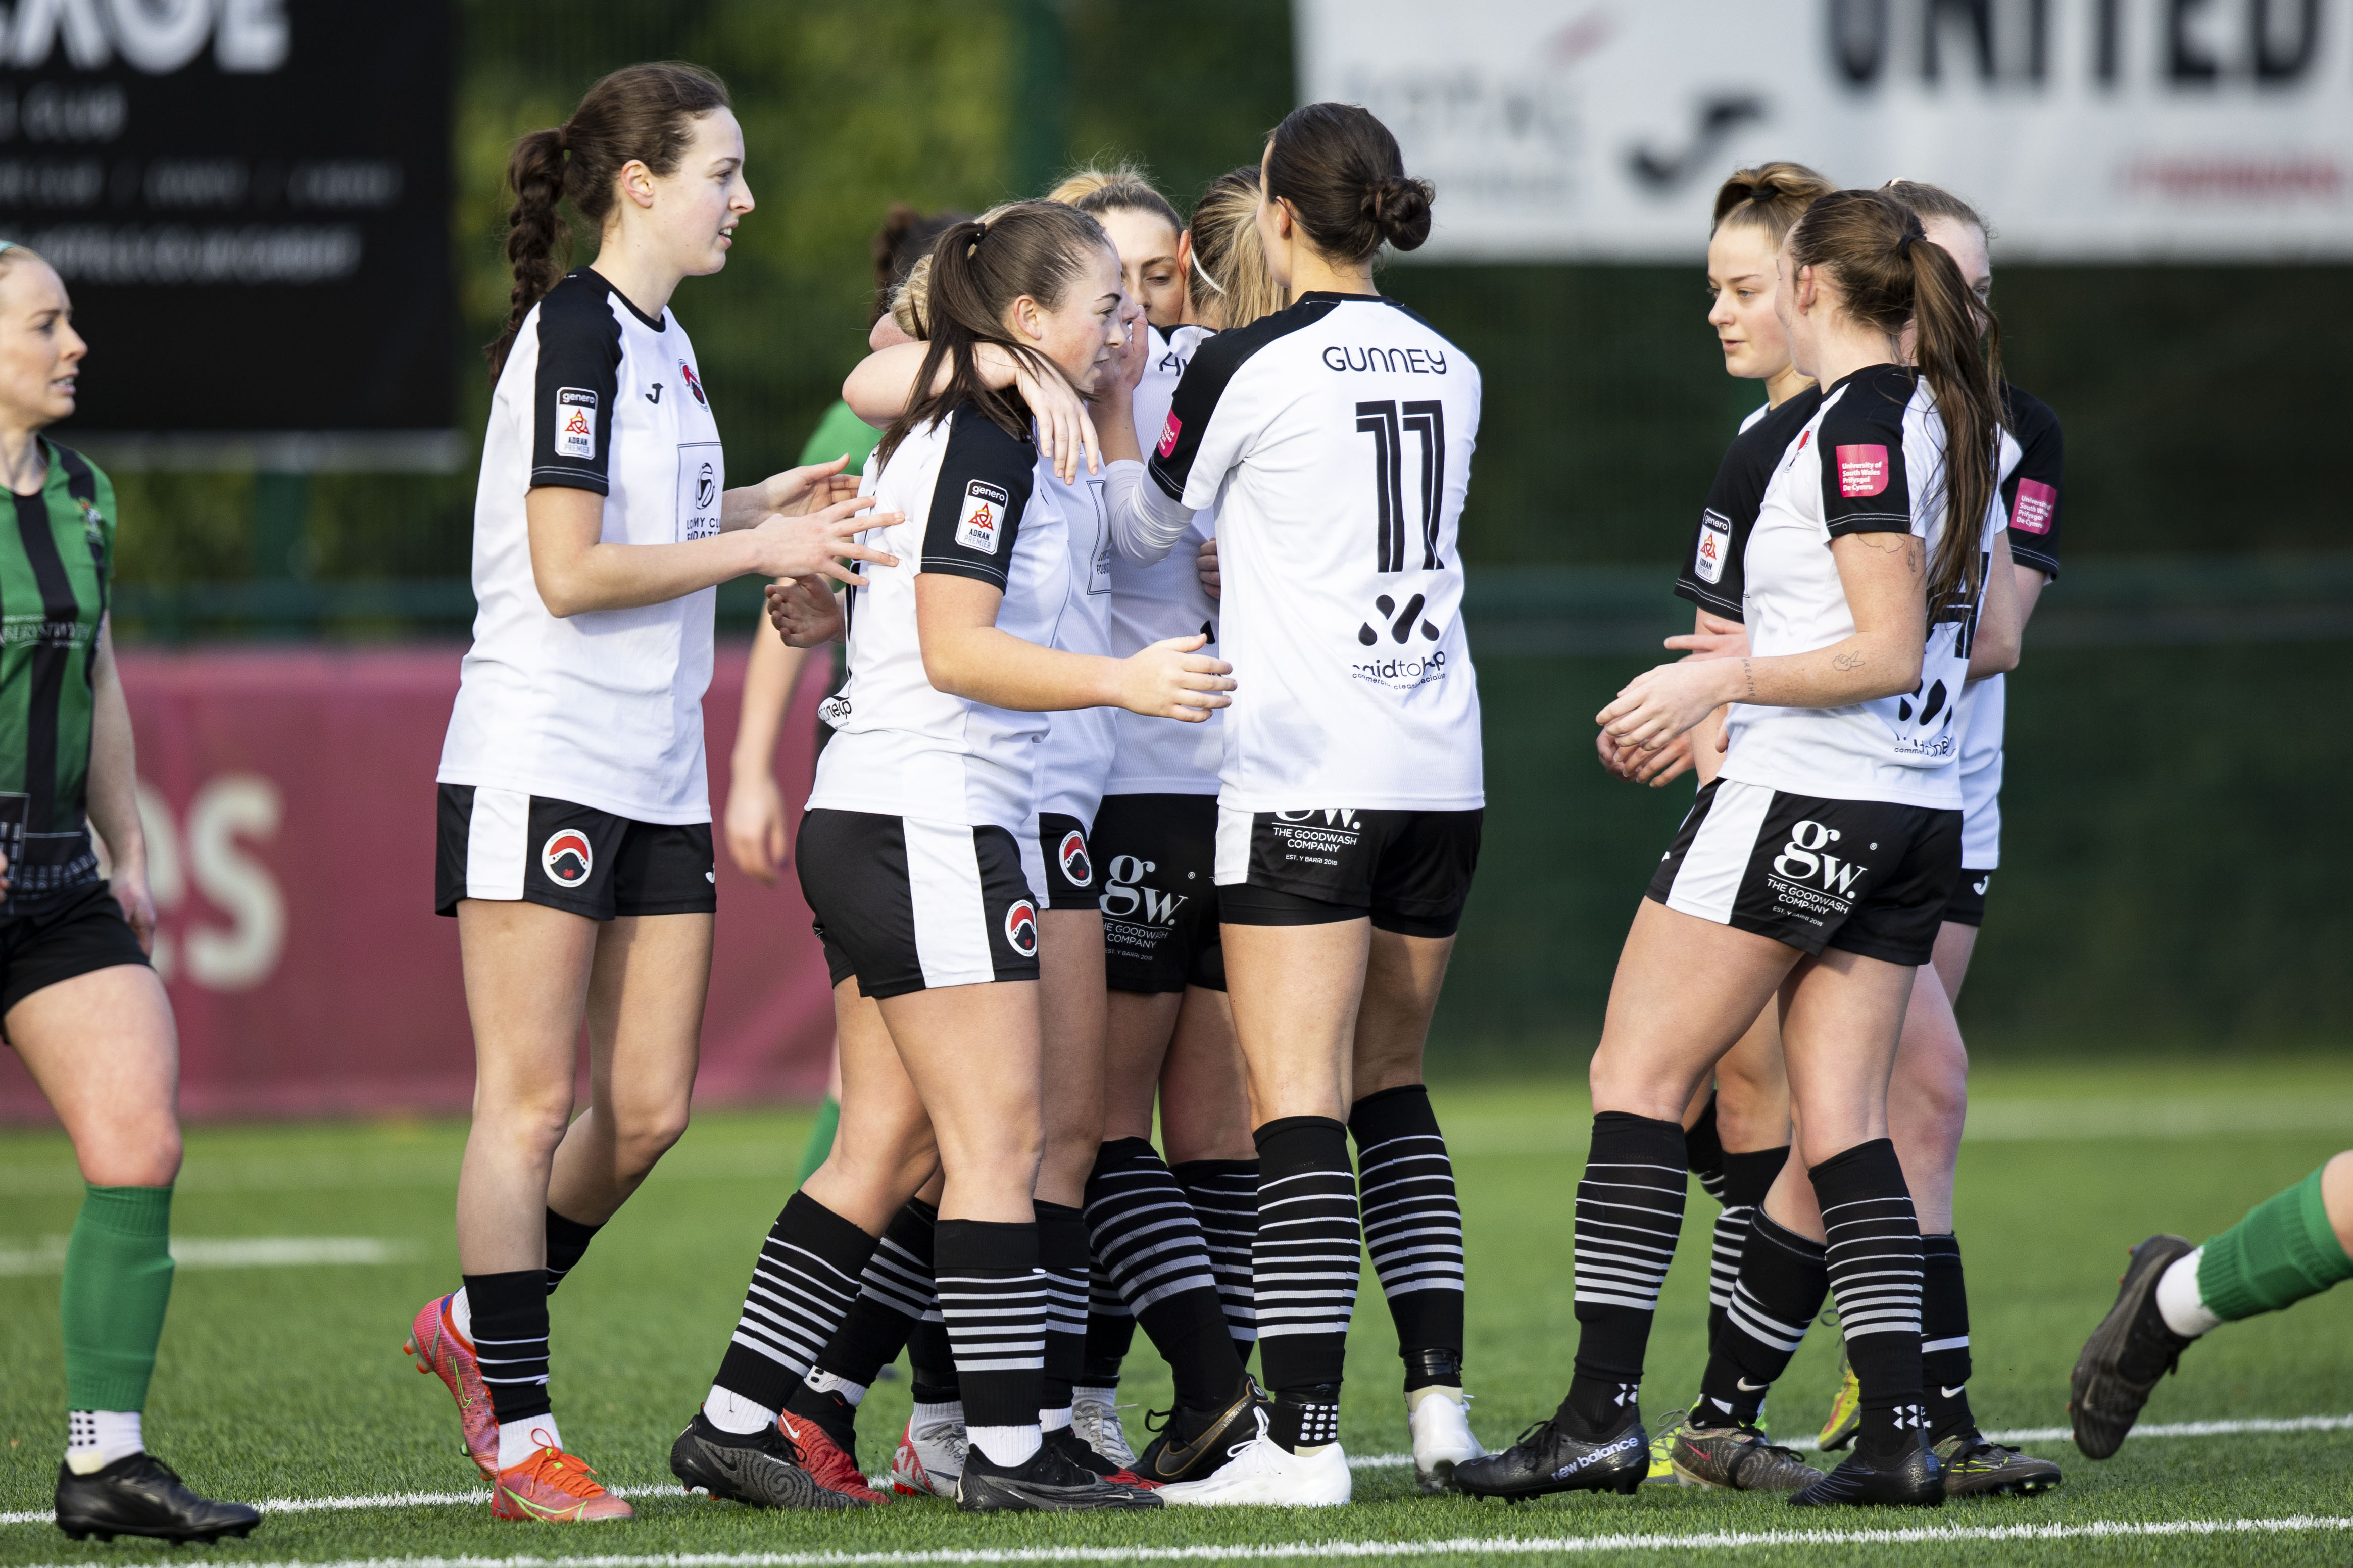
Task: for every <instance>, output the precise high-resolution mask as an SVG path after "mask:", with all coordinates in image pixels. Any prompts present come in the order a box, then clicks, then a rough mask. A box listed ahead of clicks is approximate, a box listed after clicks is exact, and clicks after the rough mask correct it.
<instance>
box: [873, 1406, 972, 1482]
mask: <svg viewBox="0 0 2353 1568" xmlns="http://www.w3.org/2000/svg"><path fill="white" fill-rule="evenodd" d="M966 1447H968V1445H967V1443H966V1442H965V1435H964V1423H963V1422H962V1421H960V1420H955V1421H928V1422H925V1423H924V1424H923V1426H916V1425H915V1423H914V1420H913V1417H910V1418H909V1419H908V1422H907V1430H906V1432H905V1434H904V1435H903V1436H901V1437H900V1439H899V1451H898V1452H897V1453H895V1454H893V1455H892V1456H891V1489H892V1491H894V1492H897V1493H898V1494H899V1495H900V1496H902V1497H944V1498H946V1499H947V1500H950V1501H951V1502H953V1501H954V1500H955V1495H956V1482H957V1481H958V1480H959V1479H962V1478H963V1475H964V1455H965V1448H966Z"/></svg>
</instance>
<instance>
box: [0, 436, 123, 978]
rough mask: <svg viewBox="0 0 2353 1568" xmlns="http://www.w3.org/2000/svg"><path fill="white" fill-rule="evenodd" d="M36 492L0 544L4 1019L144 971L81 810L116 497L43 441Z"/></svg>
mask: <svg viewBox="0 0 2353 1568" xmlns="http://www.w3.org/2000/svg"><path fill="white" fill-rule="evenodd" d="M42 447H43V449H44V450H45V451H47V454H48V459H49V463H48V475H47V479H46V481H45V482H44V483H43V485H42V487H41V491H40V493H39V494H38V495H29V496H27V495H17V496H11V497H10V500H12V501H13V502H14V503H15V509H16V519H15V522H16V526H15V527H13V528H11V529H8V530H6V531H5V538H0V850H5V852H6V854H7V857H8V870H7V877H8V891H7V895H6V897H5V900H0V1015H5V1012H6V1010H7V1009H9V1008H12V1007H14V1006H15V1005H16V1004H17V1003H18V1002H21V1001H23V1000H24V999H25V998H26V996H29V995H31V994H33V993H34V992H36V991H38V990H40V989H41V988H42V987H43V986H46V985H53V984H57V983H58V981H61V980H70V979H72V978H73V977H74V976H76V975H79V974H86V973H90V972H91V971H93V970H98V969H105V968H108V967H111V965H114V964H118V963H146V962H147V958H146V955H145V954H144V953H142V952H141V951H140V949H139V939H138V938H137V937H136V936H135V935H133V934H132V930H131V923H130V921H126V920H125V919H124V918H123V916H122V910H121V906H119V905H118V904H117V903H116V902H115V901H114V900H113V898H112V897H111V895H110V893H109V892H108V890H107V885H106V881H105V879H104V878H102V877H100V875H99V870H98V855H97V851H96V849H95V848H94V847H93V846H92V843H91V839H90V821H89V817H88V815H87V805H88V796H89V785H90V720H91V715H92V713H93V711H94V707H95V704H94V701H93V690H94V685H95V674H96V668H95V667H96V663H97V658H98V634H99V628H100V626H101V625H102V624H103V623H104V621H105V619H106V609H107V596H108V587H109V583H110V579H111V574H112V569H113V556H114V487H113V486H112V485H111V484H110V483H109V482H108V481H107V478H106V476H105V475H104V474H103V473H101V472H100V471H99V470H98V468H95V467H93V466H92V465H91V464H90V461H89V459H87V458H84V457H82V456H81V455H80V454H79V453H78V452H75V451H73V450H71V449H70V448H69V447H60V446H58V445H57V444H56V443H54V442H49V441H44V442H43V443H42Z"/></svg>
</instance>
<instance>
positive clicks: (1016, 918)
mask: <svg viewBox="0 0 2353 1568" xmlns="http://www.w3.org/2000/svg"><path fill="white" fill-rule="evenodd" d="M1005 940H1006V941H1007V942H1009V943H1011V944H1012V947H1013V951H1014V952H1018V953H1019V954H1020V955H1021V956H1022V957H1024V958H1035V957H1037V956H1038V909H1037V906H1036V905H1034V904H1032V903H1031V902H1030V901H1029V900H1027V899H1016V900H1013V907H1012V908H1011V909H1009V910H1006V911H1005Z"/></svg>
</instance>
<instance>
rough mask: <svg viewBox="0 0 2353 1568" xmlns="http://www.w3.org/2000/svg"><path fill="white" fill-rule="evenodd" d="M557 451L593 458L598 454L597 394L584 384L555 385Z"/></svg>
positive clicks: (562, 454)
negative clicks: (556, 386)
mask: <svg viewBox="0 0 2353 1568" xmlns="http://www.w3.org/2000/svg"><path fill="white" fill-rule="evenodd" d="M555 455H556V456H557V457H559V458H592V459H593V458H595V457H596V394H595V393H593V392H590V391H588V390H587V389H586V388H585V387H578V386H565V387H559V388H557V389H556V393H555Z"/></svg>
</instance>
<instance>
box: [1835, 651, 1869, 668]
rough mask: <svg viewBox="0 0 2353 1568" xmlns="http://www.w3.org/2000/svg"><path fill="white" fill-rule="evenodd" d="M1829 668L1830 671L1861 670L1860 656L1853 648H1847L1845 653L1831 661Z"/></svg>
mask: <svg viewBox="0 0 2353 1568" xmlns="http://www.w3.org/2000/svg"><path fill="white" fill-rule="evenodd" d="M1831 668H1832V669H1861V668H1862V654H1861V653H1860V652H1858V651H1857V650H1855V649H1853V648H1849V649H1848V650H1847V651H1846V652H1844V653H1842V654H1840V655H1839V656H1838V657H1836V658H1833V659H1831Z"/></svg>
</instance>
